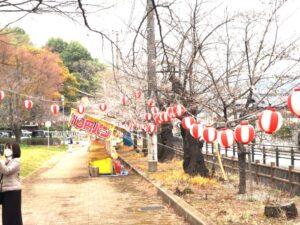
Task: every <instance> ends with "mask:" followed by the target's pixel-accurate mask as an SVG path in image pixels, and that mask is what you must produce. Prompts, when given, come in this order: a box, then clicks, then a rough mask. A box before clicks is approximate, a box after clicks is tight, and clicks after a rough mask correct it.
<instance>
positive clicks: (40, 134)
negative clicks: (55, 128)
mask: <svg viewBox="0 0 300 225" xmlns="http://www.w3.org/2000/svg"><path fill="white" fill-rule="evenodd" d="M32 137H33V138H37V137H39V138H46V137H48V131H45V130H34V131H32ZM50 137H52V134H51V133H50Z"/></svg>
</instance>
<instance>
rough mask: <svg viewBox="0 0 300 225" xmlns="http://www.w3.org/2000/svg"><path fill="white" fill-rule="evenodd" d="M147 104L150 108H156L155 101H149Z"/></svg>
mask: <svg viewBox="0 0 300 225" xmlns="http://www.w3.org/2000/svg"><path fill="white" fill-rule="evenodd" d="M147 103H148V106H149V107H150V108H151V107H154V106H155V101H154V100H153V99H149V100H148V102H147Z"/></svg>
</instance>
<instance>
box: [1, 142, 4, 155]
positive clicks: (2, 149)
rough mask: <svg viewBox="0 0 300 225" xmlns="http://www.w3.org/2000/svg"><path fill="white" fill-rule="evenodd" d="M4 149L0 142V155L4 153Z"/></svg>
mask: <svg viewBox="0 0 300 225" xmlns="http://www.w3.org/2000/svg"><path fill="white" fill-rule="evenodd" d="M4 149H5V145H4V144H0V155H1V156H3V155H4Z"/></svg>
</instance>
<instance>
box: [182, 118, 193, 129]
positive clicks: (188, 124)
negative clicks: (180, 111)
mask: <svg viewBox="0 0 300 225" xmlns="http://www.w3.org/2000/svg"><path fill="white" fill-rule="evenodd" d="M195 123H196V120H195V119H194V117H192V116H187V117H184V118H183V120H182V122H181V124H182V126H183V128H184V129H190V127H191V126H192V125H193V124H195Z"/></svg>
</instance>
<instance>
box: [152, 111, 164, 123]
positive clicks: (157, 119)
mask: <svg viewBox="0 0 300 225" xmlns="http://www.w3.org/2000/svg"><path fill="white" fill-rule="evenodd" d="M154 120H155V123H156V124H157V125H159V124H161V123H162V122H163V121H161V120H160V114H156V115H155V116H154Z"/></svg>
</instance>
